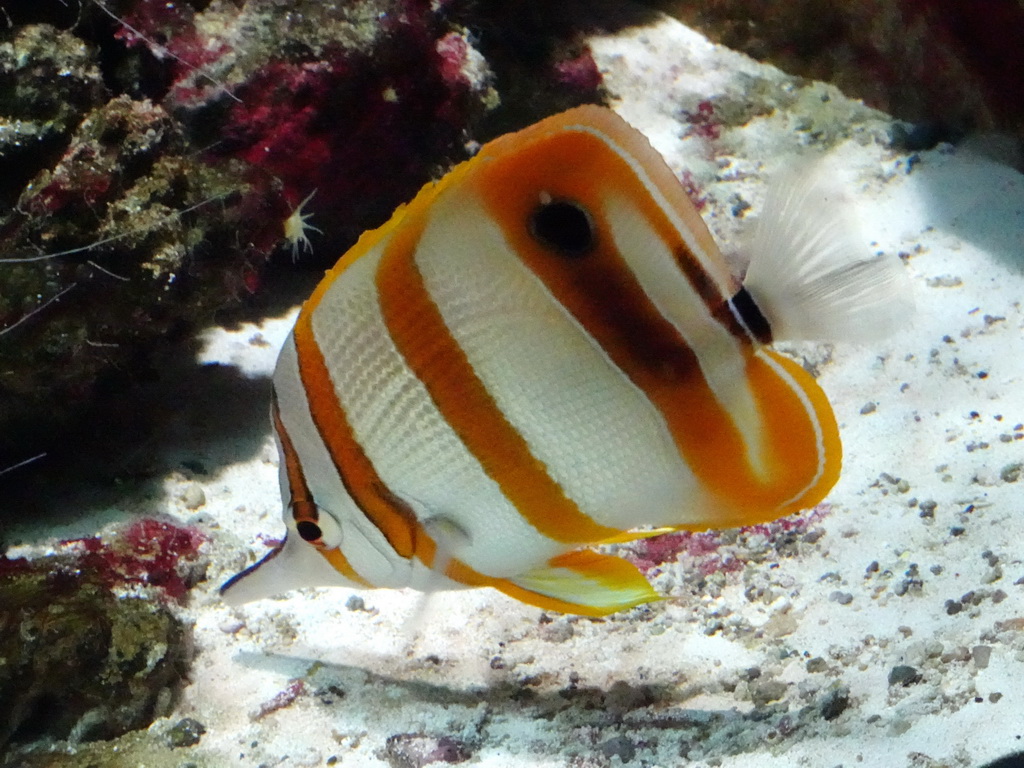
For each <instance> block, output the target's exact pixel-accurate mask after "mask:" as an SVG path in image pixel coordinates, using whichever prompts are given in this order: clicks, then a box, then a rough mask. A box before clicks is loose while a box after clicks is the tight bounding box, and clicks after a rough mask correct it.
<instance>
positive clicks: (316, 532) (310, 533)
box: [295, 520, 323, 542]
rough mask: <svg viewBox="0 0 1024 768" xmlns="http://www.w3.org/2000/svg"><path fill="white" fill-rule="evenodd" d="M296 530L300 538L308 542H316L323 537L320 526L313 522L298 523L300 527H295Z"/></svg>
mask: <svg viewBox="0 0 1024 768" xmlns="http://www.w3.org/2000/svg"><path fill="white" fill-rule="evenodd" d="M295 528H296V530H298V532H299V536H301V537H302V538H303V539H305V540H306V541H310V542H312V541H316V540H317V539H319V538H320V537H321V536H323V532H322V531H321V530H320V526H319V525H317V524H316V523H314V522H313V521H312V520H302V521H300V522H299V523H298V525H296V526H295Z"/></svg>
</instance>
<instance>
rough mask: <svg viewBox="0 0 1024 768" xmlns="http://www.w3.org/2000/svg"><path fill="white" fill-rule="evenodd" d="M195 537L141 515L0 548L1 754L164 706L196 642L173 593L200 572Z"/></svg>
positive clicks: (130, 721)
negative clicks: (54, 546)
mask: <svg viewBox="0 0 1024 768" xmlns="http://www.w3.org/2000/svg"><path fill="white" fill-rule="evenodd" d="M202 541H203V537H202V536H201V535H200V534H198V532H194V531H191V530H190V529H187V528H179V527H177V526H173V525H171V524H169V523H163V522H161V521H152V520H144V521H140V522H138V523H136V524H134V525H133V526H129V527H128V528H126V529H124V530H122V531H118V532H115V533H114V534H112V535H110V536H109V537H108V538H106V539H99V538H93V539H82V540H76V541H71V542H65V543H64V544H63V545H61V546H60V547H59V551H58V552H57V553H55V554H51V555H46V556H43V557H38V558H35V559H32V560H28V559H8V558H3V559H0V754H3V752H4V751H7V752H8V753H9V754H16V753H18V751H19V750H21V749H27V748H28V747H29V746H30V745H32V744H33V743H35V742H37V741H40V740H43V741H53V740H57V741H63V740H67V741H69V742H81V741H89V740H96V739H110V738H114V737H117V736H120V735H121V734H124V733H126V732H127V731H129V730H132V729H135V728H142V727H145V726H147V725H149V724H150V723H151V722H152V721H153V719H154V718H156V717H160V716H162V715H165V714H167V713H168V712H170V710H171V707H172V706H173V704H174V702H175V700H176V697H177V692H178V689H179V687H180V686H181V684H182V682H183V680H184V676H185V674H186V672H187V669H188V665H189V663H190V661H191V657H192V652H193V651H192V632H191V627H190V626H189V625H188V624H187V623H186V622H185V621H183V619H182V618H181V617H180V616H179V615H178V612H177V611H176V610H175V608H174V601H175V600H176V599H181V598H183V597H184V595H185V592H186V590H187V589H188V587H189V586H190V585H191V584H192V583H194V582H195V580H197V579H199V578H201V577H202V574H203V570H204V567H205V566H204V562H205V556H203V555H202V554H201V553H200V547H201V544H202ZM19 759H20V758H19ZM19 764H20V763H19Z"/></svg>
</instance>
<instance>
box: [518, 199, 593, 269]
mask: <svg viewBox="0 0 1024 768" xmlns="http://www.w3.org/2000/svg"><path fill="white" fill-rule="evenodd" d="M530 234H531V235H533V237H534V239H536V240H537V241H539V242H540V243H541V244H542V245H544V246H545V247H547V248H550V249H551V250H553V251H555V252H556V253H558V254H559V255H561V256H573V257H575V256H585V255H586V254H587V253H589V252H590V251H592V250H593V249H594V244H595V241H596V232H595V231H594V222H593V219H591V217H590V214H589V213H588V212H587V210H586V209H585V208H583V206H581V205H580V204H579V203H575V202H573V201H572V200H551V199H548V200H543V199H542V201H541V204H540V205H539V206H537V208H536V209H535V210H534V212H533V213H532V214H531V215H530Z"/></svg>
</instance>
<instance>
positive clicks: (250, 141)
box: [210, 20, 471, 261]
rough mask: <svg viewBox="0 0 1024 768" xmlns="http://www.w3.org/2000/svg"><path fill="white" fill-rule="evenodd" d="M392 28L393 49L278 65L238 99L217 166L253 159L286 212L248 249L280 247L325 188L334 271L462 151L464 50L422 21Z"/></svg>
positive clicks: (325, 242) (264, 226)
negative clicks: (296, 217) (343, 251)
mask: <svg viewBox="0 0 1024 768" xmlns="http://www.w3.org/2000/svg"><path fill="white" fill-rule="evenodd" d="M389 23H390V24H391V25H392V27H393V30H392V33H391V36H390V38H389V41H388V42H387V44H386V45H385V46H384V48H383V49H382V50H375V51H373V52H372V53H365V52H354V51H350V50H346V49H342V48H340V47H334V48H331V49H329V50H327V51H325V52H324V53H323V55H322V56H321V57H320V58H319V59H318V60H316V61H299V62H296V61H285V60H276V61H271V62H269V63H267V64H265V65H264V66H263V67H262V68H260V69H259V70H258V71H256V72H255V73H253V75H252V76H251V77H249V78H248V79H247V80H246V82H245V83H243V84H242V85H240V86H239V87H238V89H237V90H236V93H237V95H238V96H239V98H240V101H239V102H237V103H235V104H233V105H232V107H231V109H230V111H229V113H228V115H227V121H226V124H225V125H224V129H223V140H222V141H221V142H220V143H219V144H218V145H217V146H216V147H215V148H214V149H213V150H212V151H211V153H210V159H211V160H214V159H217V158H220V157H234V158H240V159H242V160H244V161H245V162H247V163H249V164H250V165H251V166H252V167H253V168H254V169H255V170H254V172H253V173H251V174H250V176H249V180H250V182H251V183H252V184H253V189H254V191H255V193H256V194H257V195H258V197H259V198H260V199H262V200H263V201H264V204H266V201H267V200H269V199H274V198H276V199H279V200H281V201H283V202H284V203H285V206H284V208H285V210H284V211H282V213H283V215H281V216H280V217H268V216H261V217H259V218H256V219H254V220H253V223H254V224H255V226H256V227H257V231H255V232H248V233H247V239H248V240H250V241H252V242H254V243H262V242H267V241H271V242H276V241H279V240H280V238H281V235H282V231H281V223H280V222H281V221H283V219H284V218H286V217H287V213H288V211H290V210H291V209H293V208H294V207H295V206H296V205H297V204H298V203H299V201H301V200H302V199H304V198H305V197H306V196H307V195H308V194H309V193H310V192H311V191H312V190H314V189H315V190H317V195H316V197H315V198H314V200H313V201H312V204H311V206H310V208H311V210H310V211H309V212H310V213H312V214H313V215H314V216H315V217H316V219H315V221H316V222H317V224H318V226H320V227H321V228H322V229H323V230H324V233H325V234H324V237H323V239H322V240H321V244H320V248H319V249H318V250H320V251H321V252H325V253H326V254H327V255H328V256H329V257H330V260H331V261H333V259H334V258H335V257H336V256H337V253H338V251H339V250H340V248H342V247H347V246H348V245H351V243H352V242H353V241H354V240H355V238H356V237H357V236H358V235H359V234H360V233H361V232H362V231H363V230H364V229H367V228H369V227H371V226H377V225H378V224H380V223H381V222H382V221H383V220H384V219H385V218H386V217H387V215H388V214H390V213H391V211H392V209H393V208H394V206H395V205H397V204H398V203H400V202H402V201H404V200H407V199H409V198H411V197H412V196H413V194H414V193H415V192H416V190H417V189H418V188H419V187H420V186H421V185H422V184H423V183H424V182H425V181H427V180H428V179H429V177H430V176H431V174H432V171H433V170H434V163H436V162H437V160H438V159H439V158H442V157H445V156H447V155H449V154H450V153H451V150H452V148H453V147H456V146H459V145H460V144H461V136H462V131H463V129H464V127H465V125H466V123H467V120H468V111H469V109H470V104H471V100H470V99H469V95H470V89H471V85H470V83H469V80H468V79H467V77H466V76H465V73H464V66H465V60H466V52H467V50H468V47H467V44H466V42H465V40H464V39H463V38H462V37H461V36H459V35H454V34H447V35H444V36H443V37H441V38H440V39H437V38H435V37H434V36H433V35H432V34H431V29H430V28H429V27H428V26H426V25H425V23H424V22H423V20H419V21H417V22H416V23H413V22H412V21H410V22H409V23H406V24H403V23H401V22H400V21H395V20H391V21H390V22H389ZM382 45H384V44H382ZM278 207H280V206H278Z"/></svg>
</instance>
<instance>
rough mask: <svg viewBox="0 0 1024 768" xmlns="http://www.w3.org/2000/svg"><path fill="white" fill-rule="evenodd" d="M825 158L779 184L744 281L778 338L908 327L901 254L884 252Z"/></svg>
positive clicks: (873, 335) (865, 336)
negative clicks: (865, 230) (874, 247)
mask: <svg viewBox="0 0 1024 768" xmlns="http://www.w3.org/2000/svg"><path fill="white" fill-rule="evenodd" d="M867 243H868V241H867V239H866V238H864V237H862V235H861V232H860V227H859V223H858V220H857V217H856V213H855V211H854V206H853V205H852V203H851V202H850V201H849V200H848V199H847V198H845V197H844V195H843V194H842V192H841V191H840V185H839V184H838V182H836V181H835V180H834V174H833V173H830V171H829V166H828V165H827V164H825V163H817V164H814V165H810V166H808V165H804V166H801V167H798V168H796V169H794V170H792V171H787V172H785V173H784V174H783V175H782V176H781V177H780V178H779V179H778V180H776V181H775V182H773V183H772V185H771V187H770V188H769V191H768V197H767V199H766V200H765V205H764V209H763V210H762V212H761V215H760V217H759V218H758V221H757V224H756V226H755V229H754V235H753V238H752V240H751V242H750V246H749V251H750V266H749V268H748V270H747V274H746V277H745V278H744V280H743V287H744V288H746V289H747V291H748V292H749V294H750V295H751V297H752V298H753V299H754V302H755V303H756V304H757V306H758V308H759V309H760V310H761V313H762V314H763V315H764V317H765V318H766V319H767V321H768V324H769V325H770V326H771V331H772V338H773V339H774V340H776V341H784V340H785V341H789V340H797V339H815V340H821V341H871V340H874V339H879V338H882V337H884V336H887V335H889V334H891V333H892V332H894V331H895V330H897V329H899V328H900V327H902V326H905V325H906V324H907V321H908V316H909V315H910V314H911V313H912V312H913V305H914V302H913V297H912V292H911V287H910V280H909V279H908V277H907V275H906V272H905V271H904V268H903V265H902V263H901V262H900V260H899V258H898V257H896V256H895V255H881V256H879V255H876V254H873V253H872V252H871V250H870V249H869V247H868V244H867Z"/></svg>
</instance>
